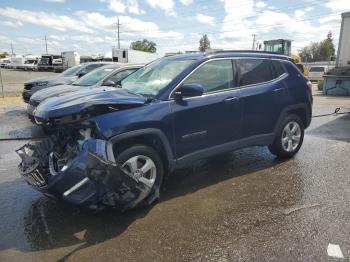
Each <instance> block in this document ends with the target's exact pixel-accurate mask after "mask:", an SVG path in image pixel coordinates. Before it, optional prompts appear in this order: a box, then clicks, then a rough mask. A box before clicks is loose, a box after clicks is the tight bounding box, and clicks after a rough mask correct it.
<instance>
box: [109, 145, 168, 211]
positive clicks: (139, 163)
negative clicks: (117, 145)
mask: <svg viewBox="0 0 350 262" xmlns="http://www.w3.org/2000/svg"><path fill="white" fill-rule="evenodd" d="M116 162H117V163H118V164H119V165H120V166H121V168H122V169H123V171H124V172H125V173H126V174H127V175H128V176H130V177H131V178H133V179H134V180H135V181H137V183H136V184H135V187H137V188H142V190H141V192H140V194H139V196H138V197H137V200H136V201H135V202H134V203H133V204H131V206H129V207H128V209H129V208H133V207H135V206H145V205H150V204H152V203H153V202H154V201H156V200H157V199H158V198H159V191H160V186H161V184H162V180H163V174H164V168H163V163H162V160H161V158H160V156H159V154H158V153H157V152H156V151H155V150H154V149H153V148H151V147H149V146H145V145H134V146H131V147H130V148H128V149H126V150H124V151H122V152H121V153H120V154H119V155H118V156H117V157H116Z"/></svg>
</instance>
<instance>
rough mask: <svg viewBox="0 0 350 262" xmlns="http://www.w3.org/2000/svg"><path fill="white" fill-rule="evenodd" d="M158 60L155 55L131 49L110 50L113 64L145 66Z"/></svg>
mask: <svg viewBox="0 0 350 262" xmlns="http://www.w3.org/2000/svg"><path fill="white" fill-rule="evenodd" d="M158 58H159V55H158V54H157V53H149V52H143V51H138V50H132V49H118V48H113V49H112V60H113V62H119V63H132V64H147V63H149V62H152V61H154V60H156V59H158Z"/></svg>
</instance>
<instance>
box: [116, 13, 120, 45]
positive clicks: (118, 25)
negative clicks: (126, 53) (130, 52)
mask: <svg viewBox="0 0 350 262" xmlns="http://www.w3.org/2000/svg"><path fill="white" fill-rule="evenodd" d="M119 27H120V23H119V16H118V23H117V28H118V49H120V30H119V29H120V28H119Z"/></svg>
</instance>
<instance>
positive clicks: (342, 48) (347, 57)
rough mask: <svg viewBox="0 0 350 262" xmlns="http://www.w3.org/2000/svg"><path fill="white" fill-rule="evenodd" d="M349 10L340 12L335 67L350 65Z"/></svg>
mask: <svg viewBox="0 0 350 262" xmlns="http://www.w3.org/2000/svg"><path fill="white" fill-rule="evenodd" d="M349 46H350V12H347V13H343V14H342V24H341V29H340V38H339V46H338V55H337V67H343V66H350V48H349Z"/></svg>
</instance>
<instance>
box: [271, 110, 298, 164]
mask: <svg viewBox="0 0 350 262" xmlns="http://www.w3.org/2000/svg"><path fill="white" fill-rule="evenodd" d="M303 141H304V124H303V122H302V121H301V119H300V117H298V116H297V115H289V116H287V117H286V118H285V119H284V121H283V122H282V123H281V125H280V127H279V128H278V130H277V132H276V135H275V140H274V142H273V144H272V145H270V146H269V150H270V152H271V153H272V154H274V155H276V156H277V157H278V158H282V159H284V158H291V157H293V156H294V155H295V154H296V153H298V151H299V150H300V148H301V146H302V144H303Z"/></svg>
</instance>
